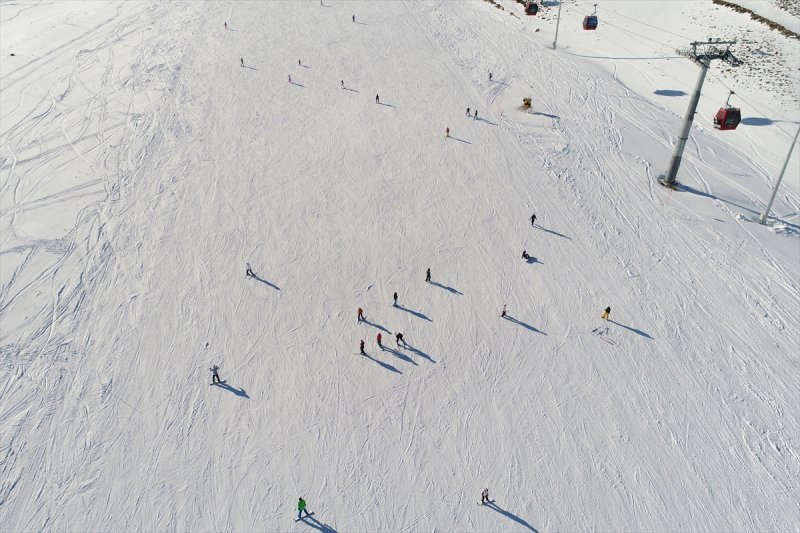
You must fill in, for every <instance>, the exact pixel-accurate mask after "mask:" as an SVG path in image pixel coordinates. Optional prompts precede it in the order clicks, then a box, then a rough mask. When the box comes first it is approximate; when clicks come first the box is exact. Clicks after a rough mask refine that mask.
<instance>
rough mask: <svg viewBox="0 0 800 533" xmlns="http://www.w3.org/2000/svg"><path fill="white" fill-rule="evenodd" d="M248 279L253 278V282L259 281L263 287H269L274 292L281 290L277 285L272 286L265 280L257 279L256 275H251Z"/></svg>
mask: <svg viewBox="0 0 800 533" xmlns="http://www.w3.org/2000/svg"><path fill="white" fill-rule="evenodd" d="M250 277H251V278H253V279H254V280H257V281H260V282H261V283H263V284H264V285H269V286H270V287H272V288H273V289H275V290H276V291H279V290H281V288H280V287H278V286H277V285H273V284H272V283H270V282H269V281H267V280H265V279H263V278H259V277H258V274H253V275H251V276H250Z"/></svg>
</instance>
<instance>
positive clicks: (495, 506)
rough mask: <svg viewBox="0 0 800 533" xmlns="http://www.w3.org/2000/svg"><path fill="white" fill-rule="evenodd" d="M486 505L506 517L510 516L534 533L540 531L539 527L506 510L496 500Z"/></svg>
mask: <svg viewBox="0 0 800 533" xmlns="http://www.w3.org/2000/svg"><path fill="white" fill-rule="evenodd" d="M486 507H488V508H489V509H492V510H494V511H497V512H498V513H500V514H501V515H503V516H505V517H506V518H510V519H511V520H513V521H514V522H516V523H518V524H519V525H521V526H522V527H524V528H527V529H529V530H531V531H533V532H534V533H539V530H538V529H536V528H535V527H533V526H532V525H530V524H529V523H528V522H526V521H525V520H523V519H522V518H520V517H518V516H517V515H515V514H514V513H509V512H508V511H506V510H505V509H503V508H502V507H500V506H499V505H497V504H496V503H494V500H492V501H490V502H487V503H486Z"/></svg>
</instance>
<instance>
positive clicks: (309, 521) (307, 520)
mask: <svg viewBox="0 0 800 533" xmlns="http://www.w3.org/2000/svg"><path fill="white" fill-rule="evenodd" d="M312 514H313V513H312ZM300 521H301V522H303V523H304V524H306V525H308V526H311V527H313V528H314V529H318V530H320V531H321V532H322V533H336V530H335V529H333V528H332V527H331V526H329V525H328V524H323V523H322V522H320V521H319V520H317V519H316V518H314V517H313V516H311V515H306V516H304V517H303V518H301V519H300Z"/></svg>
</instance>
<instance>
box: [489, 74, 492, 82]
mask: <svg viewBox="0 0 800 533" xmlns="http://www.w3.org/2000/svg"><path fill="white" fill-rule="evenodd" d="M489 81H492V73H491V72H490V73H489Z"/></svg>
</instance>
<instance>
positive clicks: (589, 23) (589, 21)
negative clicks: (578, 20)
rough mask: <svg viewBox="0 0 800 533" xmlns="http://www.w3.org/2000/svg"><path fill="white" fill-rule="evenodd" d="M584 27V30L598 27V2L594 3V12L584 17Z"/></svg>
mask: <svg viewBox="0 0 800 533" xmlns="http://www.w3.org/2000/svg"><path fill="white" fill-rule="evenodd" d="M583 29H584V30H596V29H597V4H594V13H592V14H591V15H586V16H585V17H583Z"/></svg>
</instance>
